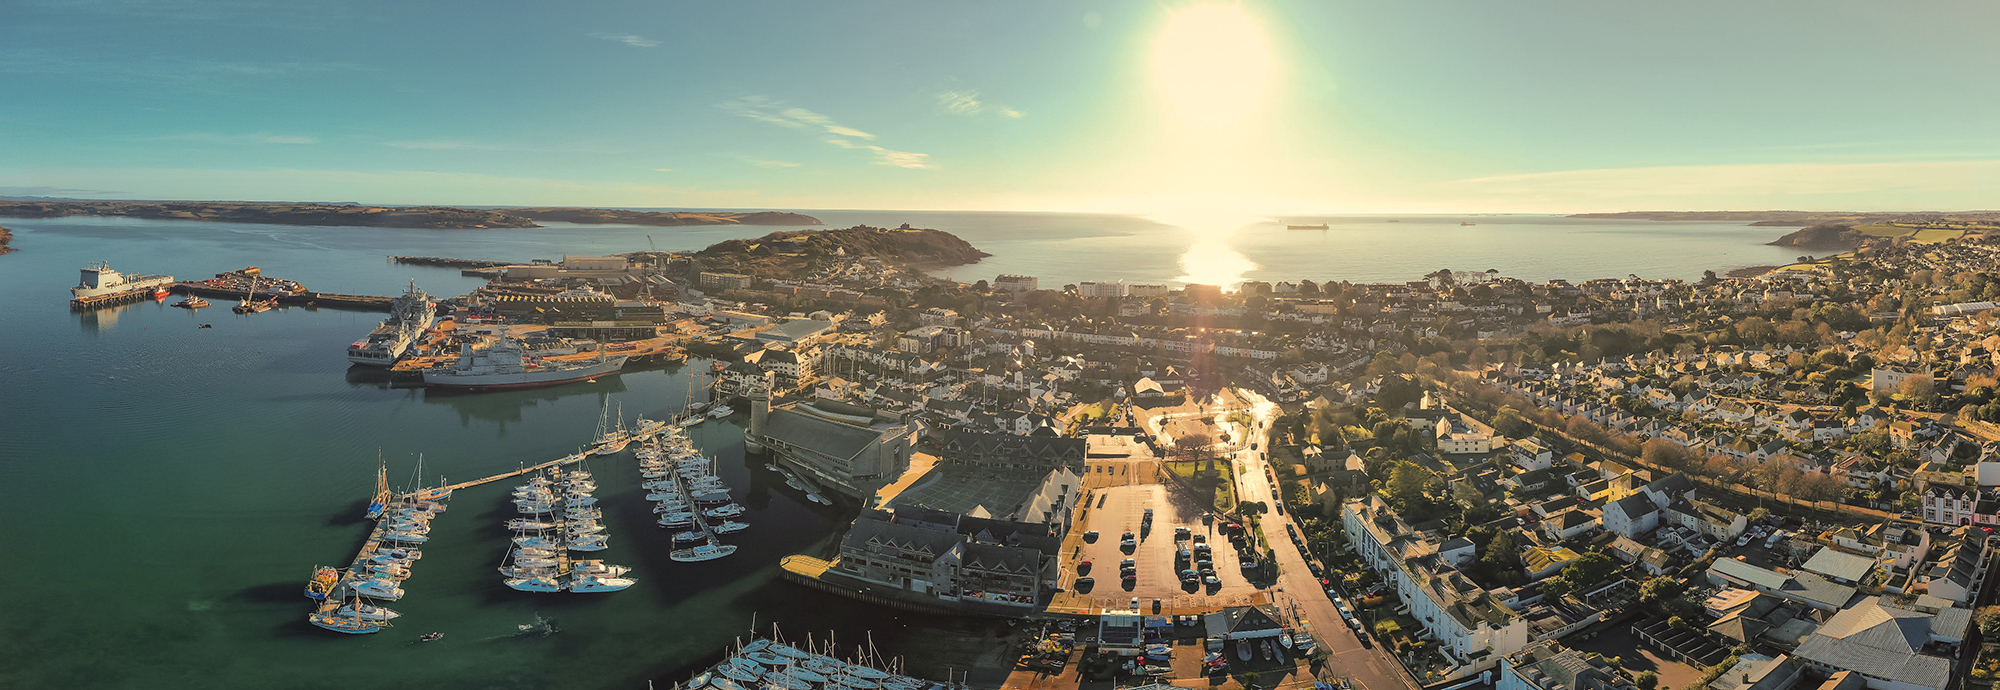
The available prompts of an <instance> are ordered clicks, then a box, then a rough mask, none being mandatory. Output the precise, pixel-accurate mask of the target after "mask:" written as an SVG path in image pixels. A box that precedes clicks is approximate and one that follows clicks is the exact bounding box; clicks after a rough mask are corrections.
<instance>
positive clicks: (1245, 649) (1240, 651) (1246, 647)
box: [1236, 640, 1252, 661]
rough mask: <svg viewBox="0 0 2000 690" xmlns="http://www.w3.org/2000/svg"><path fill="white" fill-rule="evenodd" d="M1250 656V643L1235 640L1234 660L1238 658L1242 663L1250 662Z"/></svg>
mask: <svg viewBox="0 0 2000 690" xmlns="http://www.w3.org/2000/svg"><path fill="white" fill-rule="evenodd" d="M1251 654H1252V652H1251V651H1250V641H1249V640H1237V641H1236V658H1238V659H1242V660H1244V661H1249V660H1250V655H1251Z"/></svg>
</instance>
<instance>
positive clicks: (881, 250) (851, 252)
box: [694, 224, 992, 278]
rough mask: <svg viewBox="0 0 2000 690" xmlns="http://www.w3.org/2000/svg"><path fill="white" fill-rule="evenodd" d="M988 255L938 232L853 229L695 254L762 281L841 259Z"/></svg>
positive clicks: (911, 261)
mask: <svg viewBox="0 0 2000 690" xmlns="http://www.w3.org/2000/svg"><path fill="white" fill-rule="evenodd" d="M988 256H992V255H991V254H987V253H986V252H983V251H980V250H979V249H978V248H976V247H974V246H972V243H970V242H967V241H965V240H964V239H961V238H960V237H959V236H957V235H953V234H951V233H949V232H945V231H943V230H931V229H923V228H911V227H909V225H908V224H904V226H903V227H900V228H877V227H869V226H866V225H856V226H854V227H851V228H840V229H836V230H784V231H779V232H774V233H771V234H769V235H765V236H763V237H759V238H756V239H748V240H724V241H722V242H718V243H715V244H712V245H709V246H708V248H706V249H703V250H701V251H700V252H697V253H696V254H695V255H694V259H695V261H696V262H698V263H699V264H700V265H701V267H702V268H703V269H704V270H709V271H719V272H727V273H741V274H748V275H754V276H762V277H766V278H803V277H805V276H807V275H809V274H811V273H812V272H813V271H814V270H815V269H819V268H823V267H826V266H829V265H832V264H836V263H841V262H842V261H843V259H862V258H874V259H880V260H881V261H883V262H884V263H887V264H892V265H896V266H900V267H905V268H911V269H923V268H942V267H946V266H961V265H964V264H970V263H977V262H978V261H979V260H980V259H984V258H986V257H988Z"/></svg>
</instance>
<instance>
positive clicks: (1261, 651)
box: [1257, 640, 1272, 661]
mask: <svg viewBox="0 0 2000 690" xmlns="http://www.w3.org/2000/svg"><path fill="white" fill-rule="evenodd" d="M1271 646H1272V645H1271V641H1270V640H1264V641H1263V643H1262V644H1259V645H1257V652H1258V654H1257V656H1259V657H1262V658H1263V659H1264V660H1265V661H1270V660H1271V656H1272V651H1271Z"/></svg>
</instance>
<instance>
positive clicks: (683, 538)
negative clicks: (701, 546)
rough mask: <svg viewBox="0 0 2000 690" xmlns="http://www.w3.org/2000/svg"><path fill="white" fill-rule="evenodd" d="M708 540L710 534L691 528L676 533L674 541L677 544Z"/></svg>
mask: <svg viewBox="0 0 2000 690" xmlns="http://www.w3.org/2000/svg"><path fill="white" fill-rule="evenodd" d="M706 541H708V535H706V534H703V533H701V532H696V531H693V530H689V531H686V532H675V533H674V543H676V544H696V543H701V542H706Z"/></svg>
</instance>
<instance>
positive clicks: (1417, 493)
mask: <svg viewBox="0 0 2000 690" xmlns="http://www.w3.org/2000/svg"><path fill="white" fill-rule="evenodd" d="M1429 480H1430V477H1429V476H1428V473H1426V472H1425V471H1424V469H1423V468H1421V467H1418V466H1416V465H1415V464H1412V463H1407V462H1404V463H1398V464H1397V465H1396V469H1395V470H1393V471H1391V472H1390V473H1389V487H1388V488H1389V501H1390V502H1392V503H1395V504H1396V510H1397V511H1398V512H1401V513H1404V514H1406V515H1407V514H1411V513H1415V512H1417V509H1418V508H1421V507H1423V506H1424V505H1425V504H1426V503H1428V502H1429V499H1428V498H1427V497H1426V496H1425V495H1424V484H1425V483H1427V482H1428V481H1429Z"/></svg>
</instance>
